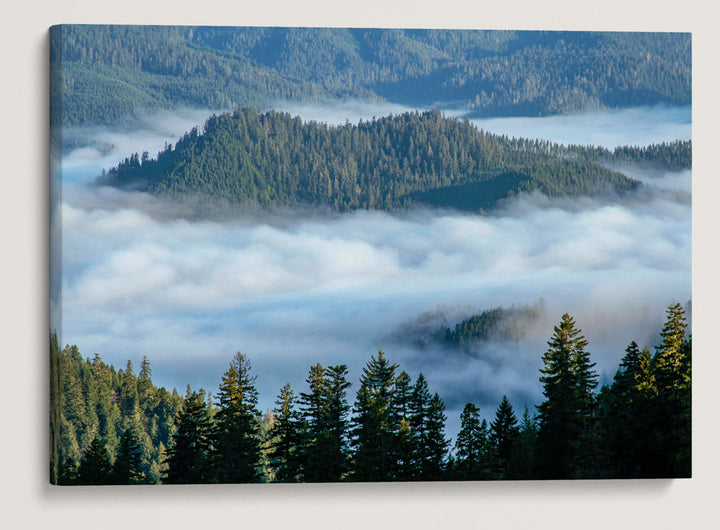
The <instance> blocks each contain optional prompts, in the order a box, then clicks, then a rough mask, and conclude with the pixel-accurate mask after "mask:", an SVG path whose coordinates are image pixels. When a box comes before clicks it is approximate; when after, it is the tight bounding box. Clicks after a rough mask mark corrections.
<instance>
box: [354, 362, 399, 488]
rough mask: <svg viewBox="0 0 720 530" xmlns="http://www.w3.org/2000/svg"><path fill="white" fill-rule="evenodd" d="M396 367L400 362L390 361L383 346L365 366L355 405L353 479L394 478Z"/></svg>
mask: <svg viewBox="0 0 720 530" xmlns="http://www.w3.org/2000/svg"><path fill="white" fill-rule="evenodd" d="M395 370H397V364H390V363H389V362H388V360H387V359H386V358H385V354H384V353H383V352H382V350H380V351H378V354H377V356H373V357H372V358H371V359H370V361H369V362H368V364H367V365H366V366H365V368H363V375H362V377H361V378H360V389H359V390H358V393H357V398H356V401H355V407H354V409H353V412H354V418H353V422H352V423H353V428H352V441H351V445H352V447H353V449H354V453H353V466H352V478H353V480H357V481H385V480H393V479H394V478H395V473H396V468H397V458H396V455H395V451H396V449H397V431H398V428H399V425H398V424H397V415H396V412H395V410H393V409H394V406H393V405H394V403H393V400H394V394H395V380H396V376H395Z"/></svg>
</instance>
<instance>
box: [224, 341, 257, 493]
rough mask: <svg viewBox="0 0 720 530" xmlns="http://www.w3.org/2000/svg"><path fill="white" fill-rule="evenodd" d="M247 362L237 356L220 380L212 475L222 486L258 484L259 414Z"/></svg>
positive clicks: (245, 358) (253, 379) (252, 380)
mask: <svg viewBox="0 0 720 530" xmlns="http://www.w3.org/2000/svg"><path fill="white" fill-rule="evenodd" d="M250 369H251V365H250V361H249V359H248V358H247V356H245V354H243V353H240V352H237V354H236V355H235V357H233V360H232V361H231V363H230V367H229V368H228V369H227V371H226V372H225V373H224V374H223V376H222V383H221V384H220V391H219V392H218V395H217V399H218V401H217V405H218V410H217V413H216V415H215V429H216V430H215V436H214V445H215V473H216V479H217V480H218V481H219V482H223V483H246V482H258V481H259V480H260V475H259V471H260V469H259V468H260V458H261V448H260V438H259V436H258V428H259V423H258V419H259V417H260V411H259V410H258V409H257V402H258V393H257V390H256V388H255V377H254V376H251V375H250Z"/></svg>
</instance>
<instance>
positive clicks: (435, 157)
mask: <svg viewBox="0 0 720 530" xmlns="http://www.w3.org/2000/svg"><path fill="white" fill-rule="evenodd" d="M97 183H98V184H102V185H112V186H117V187H127V188H132V189H140V190H147V191H150V192H152V193H156V194H160V195H165V196H170V197H174V198H177V197H187V196H192V197H193V198H195V199H198V198H206V199H208V200H214V201H224V202H226V203H230V204H244V203H251V204H257V205H260V206H262V207H268V206H274V205H284V206H286V205H290V206H295V205H312V206H314V207H324V208H329V209H331V210H335V211H347V210H354V209H358V208H363V209H383V210H396V209H402V208H408V207H411V206H413V205H415V204H417V203H423V204H429V205H432V206H446V207H454V208H457V209H461V210H471V211H478V210H482V209H483V208H489V207H491V206H493V205H494V204H496V203H497V202H498V201H499V200H502V199H507V198H508V197H511V196H513V195H515V194H517V193H520V192H527V191H532V190H538V191H540V192H542V193H544V194H546V195H548V196H551V197H573V196H578V195H597V194H602V193H606V192H607V191H608V190H615V191H617V192H623V191H629V190H633V189H636V188H637V187H638V186H639V182H638V181H636V180H633V179H630V178H628V177H626V176H625V175H622V174H621V173H618V172H615V171H612V170H610V169H607V168H606V167H603V166H601V165H600V164H598V163H596V162H595V161H593V160H591V159H589V158H588V157H587V156H579V155H577V153H576V152H574V151H570V150H568V149H566V148H564V147H562V146H559V145H558V144H553V143H550V142H543V141H538V140H525V139H517V138H508V137H506V136H500V135H495V134H492V133H488V132H485V131H481V130H478V129H477V128H476V127H474V126H473V125H472V124H471V123H470V122H469V121H468V120H467V119H463V120H460V119H456V118H448V117H445V116H444V115H443V114H442V113H441V112H440V111H437V110H434V111H428V112H422V113H419V112H407V113H403V114H400V115H397V116H386V117H382V118H378V119H373V120H371V121H366V122H363V121H361V122H360V123H358V124H357V125H354V124H350V123H347V124H346V125H344V126H338V127H331V126H328V125H326V124H322V123H317V122H313V121H310V122H303V121H302V120H301V119H300V118H299V117H294V118H293V117H291V116H290V114H288V113H284V112H275V111H268V112H265V113H260V112H258V111H255V110H253V109H250V108H243V109H238V110H236V111H234V112H233V113H224V114H221V115H219V116H212V117H210V118H209V119H208V120H207V122H206V123H205V125H204V127H203V130H202V132H200V131H198V129H197V128H193V129H192V130H191V131H189V132H188V133H186V134H185V135H184V136H183V137H182V138H180V139H179V140H178V142H177V143H176V144H175V145H174V146H173V145H167V146H166V147H165V149H163V150H162V151H160V152H159V153H158V154H157V157H156V158H151V157H150V155H149V153H147V152H144V153H142V154H140V153H134V154H132V155H131V156H129V157H127V158H125V159H124V160H123V161H121V162H120V163H119V164H118V165H117V166H116V167H114V168H111V169H110V170H109V171H108V172H105V171H103V174H102V175H101V176H100V177H99V178H98V179H97ZM469 191H470V192H469Z"/></svg>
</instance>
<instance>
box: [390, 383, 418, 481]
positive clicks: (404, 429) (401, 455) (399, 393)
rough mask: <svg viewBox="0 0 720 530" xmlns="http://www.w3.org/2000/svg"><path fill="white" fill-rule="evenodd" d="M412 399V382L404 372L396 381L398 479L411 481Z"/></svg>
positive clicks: (412, 471)
mask: <svg viewBox="0 0 720 530" xmlns="http://www.w3.org/2000/svg"><path fill="white" fill-rule="evenodd" d="M411 398H412V380H411V378H410V376H409V375H408V374H407V372H405V371H404V370H403V371H402V372H400V375H398V377H397V379H396V381H395V397H394V402H395V407H394V408H395V412H396V415H397V417H396V419H395V420H394V421H395V422H397V424H398V435H397V440H396V441H397V447H396V448H395V452H396V454H397V475H396V476H397V479H398V480H409V479H411V478H412V477H413V473H414V470H413V436H412V427H411V425H410V400H411Z"/></svg>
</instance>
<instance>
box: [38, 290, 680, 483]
mask: <svg viewBox="0 0 720 530" xmlns="http://www.w3.org/2000/svg"><path fill="white" fill-rule="evenodd" d="M686 328H687V322H686V319H685V311H684V309H683V307H682V306H681V305H680V304H675V305H672V306H670V307H669V308H668V309H667V320H666V322H665V324H664V326H663V327H662V330H661V331H660V344H658V345H657V346H656V347H655V351H654V353H653V354H651V353H650V351H649V350H648V348H647V347H643V348H642V349H641V348H640V347H639V346H638V345H637V343H635V342H631V343H630V345H629V346H628V347H627V349H626V350H625V354H624V356H623V357H622V360H621V361H620V365H619V367H618V369H617V371H616V373H615V376H614V378H613V380H612V382H611V383H610V384H608V385H604V386H603V387H602V388H601V389H600V390H599V391H597V386H598V375H597V372H596V371H595V370H594V366H595V364H594V363H593V362H592V361H591V358H590V353H589V352H588V351H587V346H588V341H587V340H586V339H585V338H584V336H583V335H582V331H581V330H580V329H579V328H578V327H577V326H576V324H575V321H574V319H573V318H572V317H571V316H570V315H568V314H564V315H563V316H562V318H561V320H560V323H559V324H558V325H557V326H555V327H554V329H553V335H552V337H551V339H550V340H549V341H548V348H547V350H546V351H545V353H544V354H543V357H542V361H543V366H542V368H541V370H540V372H541V375H540V382H541V383H542V386H543V397H544V400H543V401H542V402H541V403H540V404H538V405H537V407H536V412H535V413H531V412H530V411H529V410H528V409H527V408H526V409H525V410H524V412H523V414H522V415H521V417H520V418H518V415H517V413H516V412H515V410H514V409H513V406H512V404H511V403H510V401H509V400H508V398H507V397H506V396H504V397H503V398H502V400H501V401H500V403H499V404H498V406H497V409H496V410H495V412H494V415H491V417H490V420H489V421H488V419H485V418H482V416H481V414H480V410H479V408H478V407H477V405H475V404H473V403H467V404H466V405H465V406H464V408H463V410H462V413H461V416H460V430H459V431H458V433H457V436H456V438H455V441H454V444H453V443H452V440H450V439H449V438H447V436H446V434H445V422H446V420H447V416H446V414H445V404H444V402H443V400H442V399H441V397H440V396H439V395H438V393H433V392H431V390H430V387H429V383H428V381H427V380H426V378H425V376H424V375H423V374H422V373H420V374H419V375H418V376H417V377H416V379H415V381H413V380H412V378H411V377H410V376H409V375H408V374H407V372H405V371H404V370H400V367H399V365H398V364H396V363H391V362H390V361H389V360H388V359H387V357H386V356H385V354H384V353H383V351H382V350H381V351H378V353H377V355H373V356H372V357H371V359H370V361H369V362H368V363H367V364H366V365H365V367H364V369H363V371H362V375H361V377H360V381H359V388H358V391H357V393H356V397H355V400H354V403H353V404H352V405H351V403H350V401H349V399H348V389H349V388H350V386H351V383H350V382H349V380H348V369H347V366H346V365H343V364H340V365H333V366H322V365H321V364H319V363H318V364H315V365H314V366H312V367H311V368H310V370H309V373H308V376H307V379H306V383H307V389H306V390H304V391H301V392H300V393H296V392H295V390H294V389H293V388H292V387H291V385H290V384H289V383H288V384H286V385H285V386H283V388H282V389H281V390H280V392H279V394H278V396H277V399H276V401H275V407H274V408H273V410H272V411H269V412H268V413H266V414H264V415H263V414H261V412H260V411H259V410H258V391H257V389H256V387H255V376H254V375H253V374H252V370H251V363H250V360H249V358H248V357H247V356H246V355H245V354H243V353H240V352H238V353H237V354H236V355H235V356H234V357H233V359H232V361H231V362H230V366H229V367H228V369H227V370H226V371H225V372H224V373H223V375H222V378H221V382H220V385H219V390H218V393H217V394H216V395H215V396H214V399H213V398H212V397H211V396H210V395H209V394H208V393H207V392H206V391H205V390H199V391H194V390H192V389H191V388H190V387H189V386H188V388H187V390H186V393H185V396H184V397H181V396H179V395H178V394H177V392H175V391H173V392H172V393H169V392H167V391H166V390H165V389H164V388H159V389H158V388H156V387H155V386H154V385H153V384H152V382H151V380H150V371H149V364H148V363H147V362H146V361H144V362H143V368H142V369H141V372H140V374H139V375H138V376H135V375H134V374H133V372H132V368H131V365H130V364H128V366H127V367H126V369H125V370H121V371H115V369H114V368H112V367H108V366H107V365H105V364H104V363H103V362H102V361H101V360H100V358H99V357H98V356H97V355H96V356H95V358H94V359H93V360H92V361H91V360H90V359H86V360H82V358H81V357H80V356H79V352H78V351H77V348H76V347H74V346H73V347H66V348H64V349H63V350H62V351H60V350H59V348H58V345H57V338H56V336H55V335H51V341H50V352H51V356H50V360H51V400H52V406H51V418H50V420H51V422H50V423H51V458H50V464H51V467H50V471H51V481H52V482H53V483H56V484H133V483H158V482H162V483H167V484H190V483H246V482H334V481H415V480H421V481H427V480H433V481H437V480H510V479H524V480H528V479H574V478H659V477H666V478H667V477H676V478H678V477H689V476H690V475H691V361H692V359H691V357H692V356H691V351H692V339H691V336H689V335H688V334H687V333H686Z"/></svg>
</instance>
